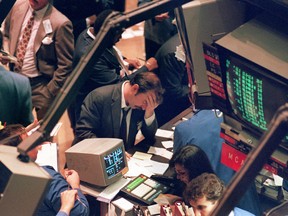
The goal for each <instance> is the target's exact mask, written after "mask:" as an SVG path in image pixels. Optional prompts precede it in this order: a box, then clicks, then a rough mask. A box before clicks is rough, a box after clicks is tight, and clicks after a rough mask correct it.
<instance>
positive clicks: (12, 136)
mask: <svg viewBox="0 0 288 216" xmlns="http://www.w3.org/2000/svg"><path fill="white" fill-rule="evenodd" d="M27 137H28V134H27V132H26V129H25V127H24V126H23V125H21V124H11V125H7V126H6V127H4V128H3V129H1V130H0V144H4V145H8V146H14V147H17V146H18V145H19V144H20V143H21V142H22V141H23V140H24V139H26V138H27ZM39 149H41V146H39V147H38V146H37V147H35V148H34V149H32V150H31V151H29V152H28V153H27V154H28V156H29V157H30V159H31V160H32V161H35V160H36V158H37V153H38V150H39Z"/></svg>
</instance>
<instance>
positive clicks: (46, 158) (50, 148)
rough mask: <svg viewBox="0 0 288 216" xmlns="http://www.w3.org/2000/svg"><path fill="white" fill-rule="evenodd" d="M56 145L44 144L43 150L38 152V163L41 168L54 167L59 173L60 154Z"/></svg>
mask: <svg viewBox="0 0 288 216" xmlns="http://www.w3.org/2000/svg"><path fill="white" fill-rule="evenodd" d="M57 149H58V147H57V144H56V143H45V144H42V148H41V150H39V151H38V154H37V159H36V161H35V162H36V163H37V164H38V165H39V166H47V165H48V166H52V167H53V168H54V169H55V170H56V171H58V159H57V158H58V157H57V155H58V153H57Z"/></svg>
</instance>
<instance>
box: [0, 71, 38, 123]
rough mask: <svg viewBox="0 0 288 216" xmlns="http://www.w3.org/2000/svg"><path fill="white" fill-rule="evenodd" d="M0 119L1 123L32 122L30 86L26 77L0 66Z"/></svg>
mask: <svg viewBox="0 0 288 216" xmlns="http://www.w3.org/2000/svg"><path fill="white" fill-rule="evenodd" d="M0 101H1V102H0V103H1V105H0V121H1V122H2V124H4V123H5V122H6V124H16V123H19V124H22V125H24V126H27V125H28V124H30V123H32V122H33V119H34V117H33V115H32V100H31V87H30V83H29V80H28V78H27V77H25V76H22V75H20V74H16V73H14V72H10V71H7V70H5V69H4V67H2V66H0Z"/></svg>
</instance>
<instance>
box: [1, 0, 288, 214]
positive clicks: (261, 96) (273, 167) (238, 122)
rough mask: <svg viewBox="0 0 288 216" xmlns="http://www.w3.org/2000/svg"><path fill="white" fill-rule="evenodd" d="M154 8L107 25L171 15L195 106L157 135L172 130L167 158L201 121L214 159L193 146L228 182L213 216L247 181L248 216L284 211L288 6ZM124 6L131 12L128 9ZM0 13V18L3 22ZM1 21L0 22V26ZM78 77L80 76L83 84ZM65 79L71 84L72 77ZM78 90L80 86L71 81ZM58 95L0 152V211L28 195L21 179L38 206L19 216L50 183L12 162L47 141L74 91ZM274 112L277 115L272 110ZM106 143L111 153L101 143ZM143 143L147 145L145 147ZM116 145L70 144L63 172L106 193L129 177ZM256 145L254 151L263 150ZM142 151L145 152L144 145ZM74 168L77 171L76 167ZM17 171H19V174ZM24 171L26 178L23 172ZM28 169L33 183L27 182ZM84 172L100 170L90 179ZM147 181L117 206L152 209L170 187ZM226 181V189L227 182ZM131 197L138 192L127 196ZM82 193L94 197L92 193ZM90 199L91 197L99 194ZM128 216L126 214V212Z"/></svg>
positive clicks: (208, 2)
mask: <svg viewBox="0 0 288 216" xmlns="http://www.w3.org/2000/svg"><path fill="white" fill-rule="evenodd" d="M14 2H15V1H1V2H0V10H1V11H2V10H3V8H4V9H5V10H3V13H5V14H7V13H8V12H9V10H8V9H7V8H11V7H12V6H13V3H14ZM155 2H160V4H156V3H155V5H154V4H151V7H150V8H148V9H147V8H146V9H145V7H143V8H144V9H143V11H141V8H140V9H139V8H136V9H135V10H134V11H133V12H130V13H129V12H127V14H125V13H124V14H125V15H126V16H128V17H129V18H130V20H129V21H125V22H123V17H121V16H120V17H117V18H118V19H116V20H113V22H119V26H120V27H123V28H127V27H130V26H132V25H134V24H137V23H138V22H140V21H143V20H145V19H148V18H151V17H152V16H155V15H156V14H157V12H156V11H155V10H154V9H153V8H157V7H158V8H159V9H160V10H161V11H165V10H168V9H169V10H170V9H174V8H176V9H175V11H176V14H177V15H176V20H177V25H178V29H179V35H180V40H181V43H182V44H183V46H184V48H185V52H186V57H187V58H188V59H189V58H190V59H189V60H188V61H187V62H189V63H190V64H191V65H190V68H191V70H188V73H191V74H190V76H191V75H192V76H191V77H192V84H190V85H191V86H190V87H191V92H190V94H191V95H190V96H191V97H192V98H193V100H192V104H191V107H189V108H188V109H187V110H185V111H183V112H182V113H180V114H179V115H178V116H176V117H175V118H173V119H171V120H170V121H169V122H167V124H164V125H163V126H162V127H161V129H164V130H168V131H172V132H174V144H175V145H174V146H173V147H172V148H171V147H170V148H168V150H169V151H172V150H174V151H175V149H176V148H180V146H181V145H187V144H188V143H190V141H191V140H193V142H194V141H195V142H196V144H197V142H198V141H197V139H201V138H197V136H199V135H195V134H194V133H193V131H194V130H195V131H197V130H200V131H201V130H202V131H203V128H201V127H205V124H203V122H205V121H207V122H208V123H207V124H209V121H210V123H211V125H212V127H213V126H214V128H211V129H210V128H209V127H207V130H208V131H207V134H208V135H207V136H211V137H210V138H211V139H212V140H214V142H213V144H214V145H216V144H218V146H217V147H215V149H216V148H217V151H218V152H219V158H215V155H213V153H215V151H214V152H212V151H211V146H210V147H209V146H208V145H209V144H205V146H200V147H202V148H203V150H204V151H205V148H207V151H206V153H207V155H208V158H209V159H211V161H213V160H214V161H213V162H214V164H213V166H215V170H216V173H217V169H218V171H219V175H223V176H222V177H223V179H225V180H227V185H228V186H230V187H228V190H227V192H226V194H225V195H224V198H223V200H222V203H221V202H220V203H219V206H218V208H216V209H215V211H214V212H213V213H212V215H226V213H227V211H228V213H229V212H230V210H231V209H232V208H233V207H234V205H235V204H237V202H238V201H239V200H240V198H241V197H242V196H243V195H244V193H245V190H243V189H242V187H241V185H242V186H243V185H245V183H246V185H247V184H248V183H253V184H255V188H256V191H257V193H258V196H259V199H260V206H259V209H257V210H256V211H255V212H252V213H253V214H254V215H285V206H287V205H288V204H287V199H288V198H287V194H285V188H283V187H282V185H281V184H280V185H279V183H278V185H275V183H276V177H275V176H277V179H278V177H280V179H281V181H285V180H286V181H287V180H288V169H287V160H288V157H287V155H288V135H287V102H288V82H287V78H288V72H287V70H286V68H288V67H287V66H288V60H287V56H288V53H287V49H285V48H286V47H287V46H288V37H287V36H288V32H287V28H286V26H287V25H286V24H287V22H288V19H287V16H286V14H287V12H288V3H287V2H286V1H284V0H274V1H261V0H253V1H252V0H251V1H250V0H194V1H179V2H178V3H177V4H176V3H175V4H174V3H173V0H170V1H168V0H162V1H161V0H156V1H155ZM161 2H162V3H163V5H161ZM171 2H172V3H171ZM126 4H128V3H127V1H126ZM162 6H163V8H161V7H162ZM165 7H168V8H165ZM177 7H181V8H180V9H179V8H177ZM158 8H157V9H158ZM145 10H147V11H145ZM149 11H150V12H149ZM144 12H146V14H145V13H144ZM3 13H2V12H1V13H0V14H2V16H3ZM147 13H149V15H148V14H147ZM144 14H145V15H144ZM2 16H1V17H0V18H1V20H0V21H1V22H2V21H3V20H4V19H5V17H2ZM123 16H124V15H123ZM148 16H150V17H148ZM142 17H143V18H142ZM109 24H110V23H108V28H110V27H111V26H112V28H113V27H115V25H114V23H113V25H110V26H109ZM116 26H117V25H116ZM109 30H110V29H109ZM97 46H98V47H100V48H101V47H103V46H105V45H103V44H101V42H99V43H98V44H94V49H91V50H90V52H91V53H92V54H93V53H94V55H95V56H96V57H97V55H98V56H99V55H100V54H101V51H100V50H99V49H97ZM95 56H94V58H95ZM85 57H86V59H85V60H86V62H89V61H90V58H91V55H90V56H89V55H87V56H85ZM84 65H85V64H84ZM77 69H78V70H79V71H80V72H81V71H82V72H83V74H84V73H85V70H87V69H86V68H85V66H83V67H78V68H77ZM75 74H76V72H75ZM79 74H80V73H79ZM79 74H78V76H81V75H79ZM72 81H73V82H74V81H75V80H73V79H71V82H72ZM75 83H76V85H77V84H79V83H77V81H75ZM63 89H64V90H63V92H68V93H67V94H63V95H60V96H59V97H58V99H59V101H60V102H61V103H58V104H56V103H55V106H54V108H55V109H54V110H52V112H51V113H50V115H47V118H45V119H44V122H43V124H42V125H41V126H40V128H39V129H38V131H36V133H35V134H34V137H33V136H31V137H32V138H30V140H28V141H27V142H26V143H24V144H25V145H24V144H23V145H22V146H21V147H22V148H21V147H20V148H19V149H18V152H17V151H15V149H14V148H13V149H11V148H6V147H3V146H0V147H1V148H0V169H1V173H5V175H1V177H0V193H1V196H0V211H1V212H4V213H7V215H8V213H9V211H10V210H9V209H10V208H11V207H12V206H14V204H15V203H14V204H13V199H14V198H13V197H14V196H16V195H17V194H18V192H19V191H21V190H23V192H22V193H23V194H25V193H29V190H27V188H26V187H25V188H24V187H22V186H21V187H20V186H19V182H22V181H24V180H23V179H26V178H28V181H29V182H30V181H31V182H35V184H36V182H37V184H36V185H38V187H39V189H38V192H39V194H35V197H34V198H35V199H34V198H33V199H32V198H31V200H25V202H24V201H23V202H22V205H21V202H18V203H17V205H19V209H18V210H19V214H20V212H21V213H22V214H21V215H32V214H33V212H34V209H33V208H36V207H37V205H38V203H37V199H38V200H41V195H42V193H44V192H43V191H45V186H46V184H49V177H48V176H47V175H46V174H47V173H43V172H42V171H41V169H40V168H39V169H38V167H37V165H36V164H34V163H32V162H31V163H30V162H29V163H24V162H21V161H19V160H18V159H17V155H18V154H19V153H21V154H23V153H24V154H25V153H26V151H27V150H28V149H30V148H31V147H32V146H36V145H39V144H40V143H42V141H43V140H41V139H43V138H41V137H45V138H46V137H47V136H48V135H47V134H48V133H49V134H50V131H51V130H52V128H53V127H54V126H55V124H56V123H57V122H58V120H59V118H60V117H61V115H62V114H63V112H64V110H65V109H66V107H67V105H68V104H69V96H71V94H72V93H70V90H71V91H73V90H75V88H73V87H72V88H71V86H68V85H65V86H64V87H63ZM69 94H70V95H69ZM285 104H286V105H285ZM280 107H282V108H281V109H279V108H280ZM215 110H217V111H215ZM55 116H56V117H55ZM283 116H284V117H283ZM186 119H188V120H186ZM282 119H283V120H282ZM201 124H202V125H201ZM214 124H215V125H214ZM172 128H173V129H174V130H173V129H172ZM205 129H206V127H205ZM205 129H204V130H205ZM215 129H216V134H217V133H218V136H217V135H215V134H212V133H214V132H215V131H212V130H215ZM209 130H211V132H210V131H209ZM270 132H271V133H270ZM272 132H273V133H272ZM195 133H196V132H195ZM209 134H211V135H209ZM156 136H157V134H156ZM194 136H195V137H194ZM216 136H217V137H216ZM33 138H35V140H33ZM36 138H38V139H37V140H36ZM163 140H164V141H167V140H169V141H170V140H171V139H170V138H167V137H165V138H163V137H161V136H158V137H156V142H155V146H157V147H160V146H162V145H161V142H162V141H163ZM177 140H178V142H177V146H176V141H177ZM33 142H35V143H33ZM91 142H92V143H91ZM95 142H96V143H98V142H99V143H98V144H96V145H97V146H98V148H93V147H91V146H93V144H95ZM107 142H109V143H110V144H111V145H110V144H107V145H101V144H106V143H107ZM141 142H142V144H143V146H145V140H144V141H141ZM201 142H202V141H199V143H201ZM121 145H122V142H121V140H117V139H105V140H97V139H96V140H84V144H82V145H81V146H80V145H75V146H73V147H71V148H69V149H68V150H67V151H66V157H67V166H68V167H71V168H73V169H75V170H77V171H78V170H79V171H78V172H79V175H80V178H81V180H82V181H83V186H84V187H85V188H90V189H91V188H92V190H93V189H94V190H95V191H96V194H97V192H98V191H99V190H100V191H101V190H102V189H103V188H102V189H101V187H107V186H108V185H111V184H112V183H115V182H117V181H118V180H119V179H121V178H122V175H124V176H125V174H129V171H128V170H127V167H128V163H129V162H127V159H126V157H125V152H124V151H125V150H124V148H123V145H122V146H121ZM199 145H200V144H199ZM210 145H211V144H210ZM85 146H86V148H85ZM107 146H109V148H108V147H107ZM2 147H3V148H2ZM162 147H163V146H162ZM257 147H261V149H262V151H261V149H260V148H257ZM106 148H107V149H106ZM209 148H210V150H209ZM213 148H214V147H213ZM140 150H141V151H143V152H147V148H146V147H144V148H140V149H139V151H140ZM209 151H210V152H209ZM133 153H134V152H133ZM153 158H154V159H155V160H156V161H161V162H165V163H168V160H167V158H163V157H161V156H155V155H154V156H153V157H152V159H153ZM159 158H160V159H159ZM256 159H257V160H256ZM14 160H15V161H14ZM79 161H81V163H77V162H79ZM111 161H112V162H114V163H115V164H113V166H111ZM216 163H221V164H216ZM21 164H23V169H22V167H21V166H22V165H21ZM247 164H249V166H248V165H247ZM88 165H89V166H88ZM223 166H225V168H223ZM20 167H21V168H20ZM95 167H97V168H95ZM111 167H112V168H111ZM19 168H20V169H19ZM227 168H228V169H229V172H228V173H227V172H225V173H224V172H223V170H226V169H227ZM242 168H243V169H242ZM26 169H27V170H29V172H26ZM30 170H31V172H33V175H30ZM91 170H97V173H93V172H91ZM143 170H144V169H143ZM99 171H100V172H99ZM245 172H246V173H245ZM27 173H29V175H27ZM99 173H101V174H99ZM223 173H224V174H223ZM119 174H121V175H119ZM154 174H155V173H154ZM162 174H163V173H162ZM169 174H171V173H170V172H165V174H164V176H166V177H167V178H168V177H170V176H169ZM217 174H218V173H217ZM245 174H246V175H245ZM26 175H27V176H26ZM150 177H151V176H147V175H146V174H144V173H141V174H140V175H138V176H137V177H136V178H134V179H132V180H131V182H129V183H128V184H126V185H125V186H123V187H122V189H121V191H120V193H119V194H118V195H117V197H116V198H119V197H124V198H125V199H127V200H128V201H131V202H132V203H133V204H134V206H135V205H136V204H139V205H141V206H147V205H152V204H153V203H154V198H155V197H156V195H159V194H161V193H165V192H167V191H168V189H169V188H168V186H167V185H165V182H161V180H163V179H165V178H163V179H161V178H155V179H153V178H150ZM219 177H221V176H219ZM18 178H19V179H18ZM230 180H233V182H232V183H231V182H230ZM17 182H18V184H17ZM271 182H273V184H272V183H271ZM86 183H87V184H86ZM233 183H234V184H233ZM139 185H141V187H139ZM246 185H245V186H246ZM84 187H83V188H84ZM16 188H17V189H16ZM99 188H100V189H99ZM135 188H136V189H137V188H138V189H137V190H136V189H135ZM139 188H140V189H139ZM247 188H248V187H247ZM133 189H135V191H134V192H133ZM229 189H230V190H229ZM249 190H250V187H249ZM251 190H252V189H251ZM131 191H132V192H131ZM145 191H146V192H145ZM88 193H91V194H93V193H92V192H90V191H89V192H88ZM286 193H288V192H286ZM91 194H89V195H91ZM98 194H99V193H98ZM231 194H232V195H234V197H236V196H237V195H238V196H239V198H238V197H237V199H235V200H234V199H233V200H232V198H231V197H232V195H231ZM235 195H236V196H235ZM95 196H96V198H97V195H95ZM244 196H246V194H245V195H244ZM19 197H21V198H20V200H21V199H24V196H20V195H19ZM151 197H153V199H151ZM113 198H114V197H113ZM116 198H115V199H116ZM250 198H251V197H250ZM30 201H31V202H30ZM110 201H112V200H110ZM32 202H34V203H32ZM112 203H113V201H112ZM11 205H12V206H11ZM115 205H116V204H115ZM252 206H253V205H252ZM254 206H257V205H256V204H255V205H254ZM100 207H101V208H103V209H105V210H101V211H99V212H98V213H99V214H101V215H105V211H106V213H109V211H110V210H111V208H108V207H107V205H106V204H105V203H104V204H103V203H102V204H101V205H100ZM277 207H278V208H279V210H278V211H279V212H276V213H275V212H274V211H277V210H274V208H275V209H277ZM25 208H26V210H25ZM28 208H29V209H28ZM134 209H135V208H134ZM283 209H284V210H283ZM286 209H287V207H286ZM114 210H115V211H116V212H117V213H119V207H117V206H116V207H115V206H114ZM120 210H121V208H120ZM273 212H274V214H273ZM286 212H287V211H286ZM110 213H111V212H110ZM122 213H123V211H122ZM130 213H131V211H130ZM162 214H163V212H162ZM119 215H120V214H119ZM127 215H129V213H128V212H127ZM227 215H228V214H227Z"/></svg>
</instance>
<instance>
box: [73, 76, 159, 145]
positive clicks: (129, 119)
mask: <svg viewBox="0 0 288 216" xmlns="http://www.w3.org/2000/svg"><path fill="white" fill-rule="evenodd" d="M163 92H164V90H163V89H162V86H161V82H160V80H159V78H158V77H157V75H156V74H154V73H152V72H140V73H138V74H136V75H135V76H134V77H133V78H132V79H130V80H129V81H124V82H122V83H119V84H114V85H108V86H104V87H100V88H97V89H95V90H94V91H92V92H90V93H89V94H88V96H87V97H86V98H85V100H84V103H83V105H82V106H81V113H80V119H79V121H78V122H77V124H76V138H75V139H74V141H73V144H76V143H78V142H79V141H81V140H83V139H87V138H96V137H99V138H121V139H123V141H124V145H125V149H126V150H129V149H131V148H133V146H134V143H135V138H136V134H137V132H138V130H141V132H142V134H143V135H144V137H145V139H147V140H151V141H152V140H154V138H155V133H156V130H157V128H158V123H157V120H156V117H155V113H154V110H155V108H156V107H157V106H158V105H159V104H160V103H161V102H162V94H163ZM125 115H126V119H125V118H123V116H125ZM123 119H125V121H122V120H123ZM122 123H123V124H122ZM124 123H125V124H124ZM123 131H125V132H123ZM150 143H154V142H150Z"/></svg>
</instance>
